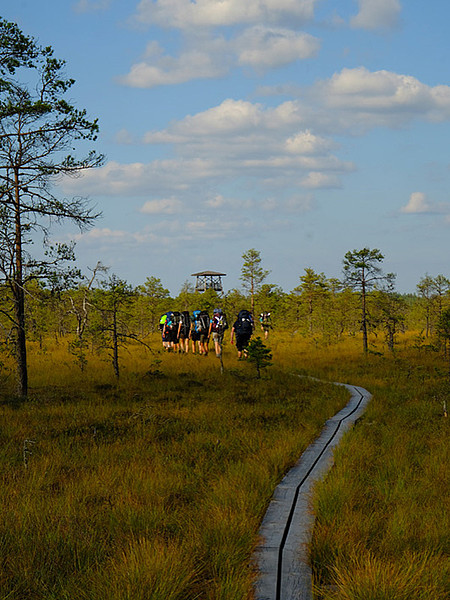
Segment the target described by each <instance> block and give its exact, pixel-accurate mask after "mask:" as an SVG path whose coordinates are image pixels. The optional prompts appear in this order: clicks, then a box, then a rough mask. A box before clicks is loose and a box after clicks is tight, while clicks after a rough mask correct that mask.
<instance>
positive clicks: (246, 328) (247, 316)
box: [230, 310, 254, 360]
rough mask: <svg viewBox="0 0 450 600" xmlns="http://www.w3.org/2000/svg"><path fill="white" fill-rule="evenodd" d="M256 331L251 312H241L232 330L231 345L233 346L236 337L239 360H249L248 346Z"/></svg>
mask: <svg viewBox="0 0 450 600" xmlns="http://www.w3.org/2000/svg"><path fill="white" fill-rule="evenodd" d="M253 329H254V321H253V317H252V314H251V312H250V311H248V310H241V311H240V312H239V314H238V316H237V319H236V321H235V322H234V324H233V327H232V328H231V340H230V341H231V344H233V340H234V337H235V336H236V350H237V352H238V360H241V359H242V357H243V356H244V358H247V346H248V343H249V341H250V338H251V337H252V333H253Z"/></svg>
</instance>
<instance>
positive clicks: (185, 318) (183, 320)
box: [181, 310, 191, 335]
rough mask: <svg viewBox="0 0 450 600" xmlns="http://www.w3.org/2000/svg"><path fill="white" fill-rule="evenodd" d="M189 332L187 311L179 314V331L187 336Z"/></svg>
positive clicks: (189, 325)
mask: <svg viewBox="0 0 450 600" xmlns="http://www.w3.org/2000/svg"><path fill="white" fill-rule="evenodd" d="M190 330H191V315H190V314H189V311H188V310H183V311H182V312H181V331H182V332H183V333H184V335H188V333H189V332H190Z"/></svg>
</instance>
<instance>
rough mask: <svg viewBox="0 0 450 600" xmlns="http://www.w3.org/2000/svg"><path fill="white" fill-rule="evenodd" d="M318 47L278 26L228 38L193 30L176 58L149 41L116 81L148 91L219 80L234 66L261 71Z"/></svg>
mask: <svg viewBox="0 0 450 600" xmlns="http://www.w3.org/2000/svg"><path fill="white" fill-rule="evenodd" d="M319 47H320V42H319V40H318V39H317V38H315V37H313V36H312V35H308V34H306V33H299V32H296V31H292V30H290V29H284V28H279V27H278V28H273V27H266V26H263V25H257V26H255V27H251V28H249V29H244V31H243V32H241V33H239V34H238V35H236V36H235V37H231V38H230V39H225V38H224V37H223V36H215V37H213V36H212V35H211V34H209V33H208V32H201V31H200V32H199V31H196V32H195V33H194V34H189V35H188V36H187V37H186V39H185V45H184V47H183V48H182V50H181V51H180V54H179V55H178V56H170V55H168V54H164V50H163V48H161V46H160V45H159V44H158V42H156V41H151V42H149V44H148V45H147V48H146V51H145V53H144V56H143V57H142V60H141V61H139V62H137V63H135V64H134V65H132V67H131V68H130V71H129V73H128V74H126V75H124V76H122V77H120V78H119V79H118V81H119V83H122V84H123V85H128V86H131V87H137V88H152V87H156V86H160V85H175V84H179V83H185V82H187V81H191V80H193V79H213V78H219V77H223V76H224V75H226V74H227V73H228V72H229V71H230V70H231V69H232V68H233V67H234V66H241V67H252V68H254V69H257V70H262V69H272V68H276V67H279V66H282V65H286V64H289V63H291V62H294V61H296V60H304V59H308V58H311V57H313V56H315V55H316V54H317V52H318V50H319Z"/></svg>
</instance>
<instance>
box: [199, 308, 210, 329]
mask: <svg viewBox="0 0 450 600" xmlns="http://www.w3.org/2000/svg"><path fill="white" fill-rule="evenodd" d="M198 320H199V322H200V330H199V331H200V332H201V333H203V334H206V333H208V331H209V323H210V320H209V315H208V313H207V311H206V310H202V311H200V314H199V315H198Z"/></svg>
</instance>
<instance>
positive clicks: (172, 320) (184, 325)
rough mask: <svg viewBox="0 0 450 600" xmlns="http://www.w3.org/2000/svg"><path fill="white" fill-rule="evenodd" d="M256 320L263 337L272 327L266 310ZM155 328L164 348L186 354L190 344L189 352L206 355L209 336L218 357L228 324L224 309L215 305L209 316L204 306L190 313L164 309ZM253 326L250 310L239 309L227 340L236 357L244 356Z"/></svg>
mask: <svg viewBox="0 0 450 600" xmlns="http://www.w3.org/2000/svg"><path fill="white" fill-rule="evenodd" d="M259 322H260V326H261V330H262V331H263V332H264V337H265V339H267V338H268V336H269V330H270V329H271V328H272V324H271V320H270V313H268V312H263V313H261V314H260V317H259ZM159 328H160V330H161V336H162V344H163V348H164V350H166V351H168V352H183V353H186V354H187V353H188V352H189V346H190V347H191V352H192V354H203V355H204V356H207V355H208V352H209V340H210V339H212V340H213V342H214V350H215V353H216V356H217V357H218V358H221V356H222V345H223V338H224V335H225V331H226V330H227V329H228V328H229V324H228V320H227V316H226V314H225V311H223V310H222V309H221V308H215V309H214V311H213V315H212V317H211V318H210V316H209V314H208V311H206V310H194V311H193V312H192V314H191V313H190V312H189V311H187V310H183V311H181V312H179V311H168V312H166V313H164V314H163V315H162V316H161V319H160V321H159ZM254 330H255V321H254V318H253V315H252V313H251V312H250V311H248V310H245V309H243V310H241V311H239V314H238V315H237V318H236V321H235V322H234V323H233V325H232V327H231V337H230V343H231V344H232V345H233V344H234V343H235V344H236V350H237V353H238V359H242V358H246V356H247V347H248V344H249V342H250V338H251V337H252V334H253V332H254Z"/></svg>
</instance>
